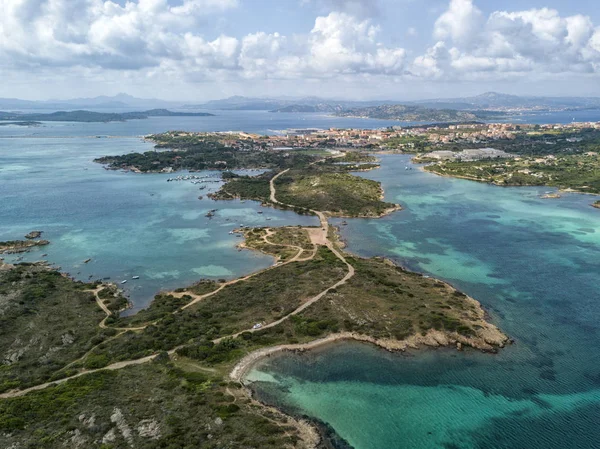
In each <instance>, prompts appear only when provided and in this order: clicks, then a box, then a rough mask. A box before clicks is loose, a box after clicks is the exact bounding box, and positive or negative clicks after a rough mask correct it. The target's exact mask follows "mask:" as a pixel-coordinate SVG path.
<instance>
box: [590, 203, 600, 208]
mask: <svg viewBox="0 0 600 449" xmlns="http://www.w3.org/2000/svg"><path fill="white" fill-rule="evenodd" d="M592 207H595V208H596V209H600V201H596V202H595V203H593V204H592Z"/></svg>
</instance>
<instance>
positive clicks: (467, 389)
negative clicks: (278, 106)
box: [249, 156, 600, 449]
mask: <svg viewBox="0 0 600 449" xmlns="http://www.w3.org/2000/svg"><path fill="white" fill-rule="evenodd" d="M409 159H410V157H409V156H383V157H382V168H381V169H380V170H375V171H372V172H369V173H368V174H363V176H366V177H368V178H370V179H376V180H379V181H381V182H382V183H383V186H384V189H385V190H386V199H387V200H388V201H393V202H398V203H400V204H402V205H403V206H405V208H406V209H405V210H404V211H400V212H397V213H395V214H393V215H391V216H388V217H385V218H383V219H379V220H348V222H349V224H348V226H343V227H342V230H343V231H342V234H343V236H344V237H345V238H346V240H347V241H348V243H349V247H348V249H349V250H350V251H352V252H355V253H357V254H359V255H362V256H367V257H371V256H376V255H383V256H387V257H389V258H391V259H393V260H395V261H396V262H397V263H399V264H401V265H403V266H406V267H408V268H410V269H413V270H416V271H420V272H425V273H428V274H430V275H432V276H436V277H438V278H442V279H444V280H447V281H449V282H451V283H452V284H454V285H455V286H456V287H458V288H459V289H461V290H463V291H465V292H467V293H468V294H470V295H472V296H474V297H475V298H477V299H479V300H480V301H481V302H482V303H483V305H484V307H486V308H487V310H488V311H489V313H490V319H491V320H492V321H493V322H495V323H496V324H497V325H499V327H500V328H501V329H503V330H504V331H505V332H506V333H508V334H509V335H510V336H511V337H513V338H515V340H516V343H515V344H514V345H513V346H509V347H507V348H505V349H504V350H502V351H500V353H499V354H498V355H489V354H482V353H479V352H475V351H464V352H458V351H456V350H447V349H440V350H423V351H412V352H410V353H409V354H404V355H399V354H388V353H386V352H383V351H381V350H378V349H376V348H373V347H371V346H366V345H362V344H357V343H345V344H339V345H335V346H332V347H328V348H323V349H321V350H319V351H316V352H313V353H308V354H307V355H290V354H285V355H281V356H278V357H274V358H271V359H270V360H268V361H266V362H264V363H263V364H261V365H259V366H258V367H257V368H256V369H255V370H254V371H253V372H251V373H250V375H249V380H251V381H255V384H254V388H255V389H256V391H257V394H258V396H259V397H260V398H262V399H263V400H265V401H267V402H269V403H273V404H276V405H279V406H281V407H283V408H284V409H286V410H290V411H296V412H298V413H301V414H307V415H309V416H311V417H313V418H316V419H319V420H321V421H324V422H326V423H327V424H329V425H331V426H332V427H333V429H334V430H335V431H336V432H337V433H338V434H339V435H340V436H341V437H342V438H344V439H345V440H347V441H348V442H349V443H350V444H351V445H352V446H353V447H355V448H356V449H370V448H491V447H493V448H593V447H598V441H600V431H599V430H598V426H597V424H596V423H597V422H599V420H600V365H599V362H600V350H599V349H598V348H599V347H600V346H599V345H600V333H599V330H600V325H599V322H598V318H599V317H600V294H599V290H598V279H599V275H600V214H598V211H597V210H596V209H594V208H592V207H590V203H591V202H592V201H593V197H591V196H588V195H579V194H567V195H563V197H562V198H560V199H553V200H548V199H541V198H540V195H541V194H542V193H544V192H545V191H548V190H549V189H548V188H529V187H525V188H501V187H496V186H491V185H487V184H481V183H476V182H471V181H465V180H458V179H451V178H444V177H438V176H435V175H432V174H429V173H425V172H422V171H420V170H419V169H418V167H417V166H413V165H412V164H411V163H410V162H409ZM405 166H412V167H413V168H414V169H413V170H405V169H404V167H405Z"/></svg>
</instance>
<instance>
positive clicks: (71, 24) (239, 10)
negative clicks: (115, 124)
mask: <svg viewBox="0 0 600 449" xmlns="http://www.w3.org/2000/svg"><path fill="white" fill-rule="evenodd" d="M597 2H598V0H570V1H568V2H566V1H564V0H518V1H517V0H502V1H497V0H112V1H109V0H0V97H9V98H22V99H30V100H37V99H42V100H44V99H67V98H76V97H93V96H97V95H114V94H117V93H119V92H126V93H128V94H131V95H135V96H138V97H144V98H161V99H166V100H185V101H186V102H190V101H206V100H211V99H217V98H223V97H227V96H231V95H245V96H261V97H275V96H292V97H301V96H306V95H310V96H319V97H324V98H337V99H342V98H344V99H357V100H367V99H390V100H403V99H404V100H415V99H427V98H441V97H459V96H467V95H477V94H480V93H483V92H487V91H498V92H503V93H509V94H517V95H545V96H566V95H573V96H600V8H598V6H597Z"/></svg>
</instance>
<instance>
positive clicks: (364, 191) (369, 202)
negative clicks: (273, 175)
mask: <svg viewBox="0 0 600 449" xmlns="http://www.w3.org/2000/svg"><path fill="white" fill-rule="evenodd" d="M275 185H276V187H277V199H278V200H279V201H281V202H282V203H284V204H294V205H296V206H298V207H302V208H307V209H312V210H320V211H327V212H328V213H330V214H331V215H334V216H340V217H376V216H380V215H382V214H384V213H385V211H386V210H389V209H394V208H395V207H396V205H394V204H392V203H387V202H384V201H382V200H381V198H382V197H383V190H382V189H381V185H380V184H379V183H378V182H377V181H372V180H369V179H365V178H361V177H358V176H354V175H351V174H348V173H331V172H328V171H325V170H324V169H319V168H316V169H313V170H303V171H299V170H293V171H289V172H287V173H285V174H283V175H282V176H280V177H279V178H278V179H277V180H276V182H275Z"/></svg>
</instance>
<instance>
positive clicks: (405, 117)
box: [336, 104, 496, 122]
mask: <svg viewBox="0 0 600 449" xmlns="http://www.w3.org/2000/svg"><path fill="white" fill-rule="evenodd" d="M336 115H337V116H339V117H364V118H375V119H384V120H402V121H414V122H465V121H472V120H482V119H487V118H490V117H492V116H494V115H496V114H491V113H490V112H488V111H472V112H471V111H458V110H454V109H432V108H424V107H421V106H413V105H402V104H394V105H381V106H371V107H366V108H350V109H346V110H344V111H340V112H338V113H336Z"/></svg>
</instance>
